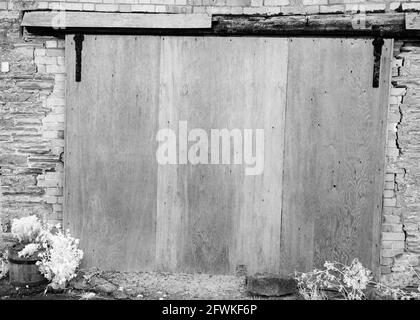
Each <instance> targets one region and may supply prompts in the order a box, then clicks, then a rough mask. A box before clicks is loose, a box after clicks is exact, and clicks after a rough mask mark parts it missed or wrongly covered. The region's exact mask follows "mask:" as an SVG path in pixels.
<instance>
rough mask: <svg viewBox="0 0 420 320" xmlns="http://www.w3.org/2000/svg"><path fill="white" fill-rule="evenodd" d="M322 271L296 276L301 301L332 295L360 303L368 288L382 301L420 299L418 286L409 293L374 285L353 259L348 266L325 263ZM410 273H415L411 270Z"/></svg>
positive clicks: (380, 284)
mask: <svg viewBox="0 0 420 320" xmlns="http://www.w3.org/2000/svg"><path fill="white" fill-rule="evenodd" d="M324 268H325V269H323V270H319V269H314V270H313V271H311V272H307V273H301V274H296V276H295V279H296V281H297V285H298V290H299V293H300V294H301V295H302V297H303V298H304V299H305V300H327V299H328V298H329V296H328V294H327V293H328V292H336V293H338V294H339V296H340V297H341V298H342V299H346V300H363V299H366V294H365V292H366V289H367V288H368V286H371V287H372V288H374V289H375V292H376V294H377V295H378V296H379V297H382V298H392V299H396V300H397V299H398V300H407V299H420V287H419V288H418V290H417V291H410V292H409V291H406V290H402V289H398V288H391V287H389V286H386V285H385V284H382V283H376V282H374V281H373V278H372V272H371V271H370V270H369V269H367V268H365V267H364V266H363V265H362V264H361V263H360V261H359V260H358V259H354V260H353V261H352V263H351V264H350V266H346V265H344V264H341V263H339V262H330V261H326V262H325V263H324ZM412 270H413V272H415V271H414V269H412ZM416 275H417V274H416ZM417 276H418V275H417Z"/></svg>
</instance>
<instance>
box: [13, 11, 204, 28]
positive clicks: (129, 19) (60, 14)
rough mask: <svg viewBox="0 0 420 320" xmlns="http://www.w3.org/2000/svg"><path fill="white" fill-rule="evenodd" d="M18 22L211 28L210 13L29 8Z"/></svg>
mask: <svg viewBox="0 0 420 320" xmlns="http://www.w3.org/2000/svg"><path fill="white" fill-rule="evenodd" d="M21 25H22V26H24V27H44V28H55V29H67V28H87V29H89V28H112V29H113V28H121V29H139V28H140V29H143V28H146V29H155V28H156V29H195V28H200V29H201V28H211V16H210V15H207V14H153V13H143V14H134V13H116V12H75V11H30V12H27V13H25V15H24V16H23V20H22V23H21Z"/></svg>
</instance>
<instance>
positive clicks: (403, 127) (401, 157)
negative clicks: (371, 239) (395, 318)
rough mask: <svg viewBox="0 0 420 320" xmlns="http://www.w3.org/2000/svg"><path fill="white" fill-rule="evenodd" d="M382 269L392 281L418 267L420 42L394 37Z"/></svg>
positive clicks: (406, 280)
mask: <svg viewBox="0 0 420 320" xmlns="http://www.w3.org/2000/svg"><path fill="white" fill-rule="evenodd" d="M394 55H395V58H394V61H393V66H392V67H393V69H392V80H391V81H392V86H393V88H391V96H390V107H389V116H388V148H387V173H386V179H385V181H386V182H385V190H384V216H383V225H382V250H381V269H382V275H383V280H384V281H387V282H389V283H390V284H400V285H406V284H410V282H412V280H413V279H412V278H411V277H410V276H409V274H410V270H409V265H411V266H413V267H415V269H416V270H417V272H420V41H417V42H413V41H395V47H394Z"/></svg>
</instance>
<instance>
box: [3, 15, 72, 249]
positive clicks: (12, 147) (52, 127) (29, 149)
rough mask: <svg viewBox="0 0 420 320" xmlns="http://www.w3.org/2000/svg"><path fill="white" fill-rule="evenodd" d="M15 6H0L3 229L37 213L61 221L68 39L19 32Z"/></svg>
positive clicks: (7, 229) (18, 19)
mask: <svg viewBox="0 0 420 320" xmlns="http://www.w3.org/2000/svg"><path fill="white" fill-rule="evenodd" d="M20 32H21V30H20V15H19V12H17V11H0V61H1V62H4V63H7V64H8V69H9V70H8V72H1V73H0V115H1V118H0V119H1V120H0V128H1V131H0V181H1V195H0V197H1V200H0V205H1V211H0V233H2V234H3V240H6V241H3V244H2V242H1V241H0V248H1V247H2V246H4V242H7V239H8V236H7V235H8V233H9V231H10V227H11V220H12V219H13V218H16V217H20V216H25V215H29V214H33V213H35V214H37V215H38V216H39V217H41V218H42V219H43V220H48V221H50V222H52V223H55V222H60V221H61V220H62V211H63V210H62V202H63V201H62V199H63V198H62V194H63V175H62V173H63V163H62V162H61V159H62V155H63V151H64V104H65V96H64V89H65V66H64V40H62V39H54V38H46V37H32V36H30V35H26V34H24V35H21V34H20Z"/></svg>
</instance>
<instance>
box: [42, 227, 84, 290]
mask: <svg viewBox="0 0 420 320" xmlns="http://www.w3.org/2000/svg"><path fill="white" fill-rule="evenodd" d="M56 229H57V231H56V232H55V233H52V232H51V231H50V228H46V229H43V231H42V232H41V235H40V238H41V243H42V248H43V249H44V250H43V251H42V252H41V253H40V257H41V261H38V262H37V265H38V266H39V270H40V272H41V273H42V274H43V275H44V276H45V277H46V278H47V279H48V280H50V281H51V286H52V287H53V288H54V289H58V288H64V287H65V286H66V282H67V281H69V280H71V279H73V278H74V277H75V276H76V269H77V268H78V266H79V264H80V261H81V260H82V258H83V251H82V250H80V249H78V245H79V240H78V239H75V238H73V237H71V235H70V232H69V230H67V231H66V232H63V231H62V230H61V228H60V225H57V226H56Z"/></svg>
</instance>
